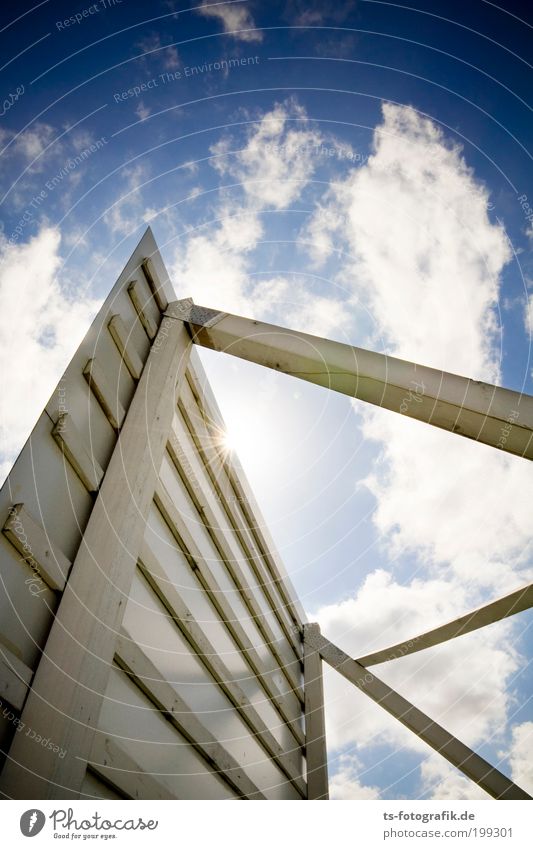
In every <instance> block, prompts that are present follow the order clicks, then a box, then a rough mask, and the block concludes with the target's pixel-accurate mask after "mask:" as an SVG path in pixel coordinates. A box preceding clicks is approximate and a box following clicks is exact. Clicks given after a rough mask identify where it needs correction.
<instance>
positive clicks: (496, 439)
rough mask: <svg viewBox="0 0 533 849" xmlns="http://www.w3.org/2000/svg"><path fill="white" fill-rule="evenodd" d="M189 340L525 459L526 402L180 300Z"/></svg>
mask: <svg viewBox="0 0 533 849" xmlns="http://www.w3.org/2000/svg"><path fill="white" fill-rule="evenodd" d="M180 303H181V304H182V308H181V309H182V314H181V316H180V317H181V318H182V319H183V321H185V322H187V324H188V325H189V329H190V331H191V334H192V337H193V341H194V342H196V343H197V344H198V345H202V346H203V347H205V348H211V349H213V350H215V351H223V352H224V353H226V354H232V355H233V356H235V357H240V358H241V359H244V360H248V361H250V362H253V363H258V364H259V365H263V366H266V367H267V368H271V369H275V370H276V371H281V372H283V373H284V374H288V375H292V376H293V377H299V378H300V379H301V380H307V381H309V382H310V383H316V384H318V385H320V386H324V387H326V388H328V389H333V390H335V391H336V392H342V393H343V394H345V395H350V396H351V397H352V398H358V399H360V400H361V401H367V402H368V403H370V404H375V405H377V406H378V407H385V408H386V409H387V410H392V411H394V412H396V413H400V414H401V415H405V416H409V417H410V418H414V419H418V420H419V421H423V422H426V423H427V424H432V425H434V426H435V427H439V428H443V429H444V430H448V431H451V432H452V433H456V434H458V435H459V436H466V437H468V438H469V439H474V440H477V441H478V442H483V443H485V444H486V445H491V446H492V447H493V448H499V449H500V450H502V451H507V452H509V453H511V454H516V455H518V456H520V457H525V458H527V459H529V460H532V459H533V397H532V396H530V395H524V394H522V393H520V392H513V391H512V390H510V389H504V388H502V387H500V386H493V385H491V384H489V383H482V382H481V381H478V380H470V379H469V378H466V377H461V376H459V375H457V374H450V373H448V372H445V371H439V370H438V369H433V368H428V367H426V366H422V365H418V364H417V363H411V362H408V361H407V360H400V359H397V358H396V357H389V356H386V355H384V354H378V353H376V352H374V351H366V350H364V349H363V348H354V347H353V346H351V345H344V344H342V343H340V342H333V341H331V340H329V339H322V338H320V337H318V336H310V335H309V334H308V333H299V332H297V331H294V330H288V329H287V328H284V327H277V326H275V325H273V324H265V323H264V322H261V321H254V320H253V319H249V318H242V317H241V316H236V315H231V314H229V313H223V312H217V311H216V310H212V309H208V308H206V307H200V306H196V305H195V304H194V303H193V302H192V300H191V299H190V298H189V299H185V300H184V301H182V302H180Z"/></svg>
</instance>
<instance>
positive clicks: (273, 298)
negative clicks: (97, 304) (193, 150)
mask: <svg viewBox="0 0 533 849" xmlns="http://www.w3.org/2000/svg"><path fill="white" fill-rule="evenodd" d="M321 141H322V136H321V135H320V133H319V132H318V131H317V130H315V129H314V128H313V127H312V126H311V125H310V123H309V121H308V119H307V114H306V112H305V110H304V109H303V108H302V107H300V106H299V105H298V104H297V103H296V102H295V101H293V100H289V101H287V102H285V103H283V104H277V105H276V106H275V107H274V108H273V109H272V110H271V111H270V112H267V113H266V114H264V115H263V116H262V117H261V118H260V120H259V121H258V123H257V124H256V125H254V127H253V129H251V130H249V131H248V133H247V134H246V138H245V143H244V146H243V145H242V143H241V144H240V147H239V149H237V147H238V144H237V142H234V141H232V140H231V139H230V138H229V137H223V138H222V139H221V140H220V141H219V142H218V143H217V144H216V145H214V146H213V148H212V149H211V150H212V153H214V154H215V157H216V158H215V159H213V160H212V163H211V164H212V165H213V167H214V168H215V169H216V170H217V171H218V172H219V173H221V174H229V175H230V176H231V177H232V178H233V179H235V180H237V181H238V182H239V183H240V184H241V189H242V191H241V192H239V191H238V190H237V192H236V191H235V190H232V193H231V195H230V194H229V192H228V193H225V192H223V193H222V197H221V199H220V201H219V203H218V205H217V206H216V208H215V211H214V214H213V223H212V224H209V223H208V224H206V226H205V228H201V229H199V230H198V231H197V232H196V233H193V234H188V235H187V236H186V237H185V238H184V240H183V243H182V244H180V245H178V247H177V249H176V253H175V260H174V264H173V278H174V280H175V282H176V285H177V287H178V290H179V292H180V293H181V294H184V295H185V294H186V295H190V296H192V297H193V298H194V299H195V301H196V302H197V303H200V304H202V303H203V304H204V305H206V306H211V307H216V308H219V309H223V310H226V311H229V312H236V313H244V314H245V315H246V314H248V315H254V316H260V317H262V318H263V319H264V320H272V321H274V320H275V319H276V318H278V317H279V315H280V314H283V316H284V323H285V324H289V325H290V326H293V327H295V328H300V329H301V330H306V331H307V332H311V333H322V334H327V333H330V332H331V331H332V330H333V329H335V328H338V327H343V326H344V325H345V324H346V321H347V315H346V313H345V311H344V309H343V305H342V302H341V301H338V300H334V299H333V298H331V297H326V296H322V295H319V294H316V293H313V294H311V293H310V291H309V287H308V286H306V284H305V282H304V281H302V280H295V279H290V280H289V279H287V278H285V277H281V276H272V277H269V276H268V275H261V276H258V277H255V278H254V277H252V276H251V270H252V264H251V255H252V252H253V251H254V250H255V248H257V246H258V244H259V242H260V240H261V238H262V237H263V224H262V220H261V216H260V213H261V211H262V210H265V209H270V208H274V209H277V210H281V209H283V208H285V207H287V206H290V204H292V203H295V202H296V201H298V200H299V198H300V197H301V195H302V193H303V192H304V190H305V189H306V187H307V186H308V185H309V182H310V180H311V178H312V176H313V173H314V169H315V168H316V165H317V157H316V156H314V155H313V153H312V148H313V147H314V146H317V145H319V144H320V143H321ZM231 150H235V152H234V153H230V151H231ZM242 193H243V194H244V203H243V200H242Z"/></svg>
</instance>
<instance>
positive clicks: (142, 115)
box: [135, 100, 152, 121]
mask: <svg viewBox="0 0 533 849" xmlns="http://www.w3.org/2000/svg"><path fill="white" fill-rule="evenodd" d="M135 114H136V115H137V117H138V118H139V120H140V121H146V119H147V118H148V117H149V115H151V114H152V110H151V109H150V107H149V106H146V105H145V103H144V101H143V100H140V101H139V105H138V106H137V109H136V110H135Z"/></svg>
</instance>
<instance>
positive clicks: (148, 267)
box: [142, 257, 168, 312]
mask: <svg viewBox="0 0 533 849" xmlns="http://www.w3.org/2000/svg"><path fill="white" fill-rule="evenodd" d="M142 270H143V272H144V276H145V277H146V282H147V283H148V285H149V287H150V291H151V292H152V295H153V296H154V300H155V302H156V304H157V306H158V307H159V309H160V310H161V312H165V310H166V309H167V307H168V299H167V297H166V295H165V290H164V288H163V286H162V284H161V281H160V280H159V277H158V275H157V272H156V270H155V267H154V264H153V262H152V260H151V259H150V257H146V258H145V259H144V260H143V263H142Z"/></svg>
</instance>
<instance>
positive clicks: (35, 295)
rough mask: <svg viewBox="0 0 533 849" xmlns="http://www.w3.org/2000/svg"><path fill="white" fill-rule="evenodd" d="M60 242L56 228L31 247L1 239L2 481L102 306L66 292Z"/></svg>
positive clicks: (43, 231) (43, 232)
mask: <svg viewBox="0 0 533 849" xmlns="http://www.w3.org/2000/svg"><path fill="white" fill-rule="evenodd" d="M59 243H60V236H59V232H58V230H57V229H56V228H52V227H48V228H43V229H41V230H40V232H39V234H38V235H37V236H35V237H34V238H32V239H31V240H30V241H29V242H27V243H26V244H22V245H9V244H8V243H7V242H6V241H5V239H2V240H1V241H0V255H1V263H0V301H1V304H2V313H3V315H4V316H9V321H5V322H3V327H2V336H1V341H0V362H1V364H2V366H1V368H2V373H3V376H4V379H3V381H2V384H3V390H2V391H3V394H2V419H1V422H0V425H1V427H0V432H1V443H0V451H1V457H2V465H1V470H2V472H3V475H1V477H2V478H3V476H4V475H5V474H7V472H8V471H9V469H10V467H11V463H12V460H13V459H14V458H15V456H16V454H17V453H18V451H20V449H21V448H22V445H23V444H24V442H25V440H26V438H27V437H28V436H29V433H30V431H31V429H32V427H33V425H34V424H35V422H36V421H37V419H38V417H39V415H40V414H41V412H42V410H43V408H44V406H45V404H46V403H47V401H48V398H49V396H50V394H51V393H52V390H53V388H54V386H55V384H56V383H57V381H58V380H59V378H60V377H61V374H62V373H63V371H64V369H65V368H66V366H67V365H68V362H69V360H70V358H71V357H72V355H73V353H74V352H75V350H76V348H77V346H78V344H79V343H80V341H81V339H82V338H83V335H84V333H85V332H86V331H87V328H88V326H89V323H90V321H91V319H92V318H93V316H94V315H95V313H96V311H97V309H98V306H99V302H98V301H95V300H92V299H90V298H89V297H81V298H80V297H79V296H78V297H77V299H76V300H72V299H69V298H67V297H66V296H65V294H64V293H63V291H62V289H61V287H60V285H59V282H58V280H57V274H58V273H59V271H60V266H61V257H60V255H59ZM14 372H15V374H16V378H15V379H14Z"/></svg>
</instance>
